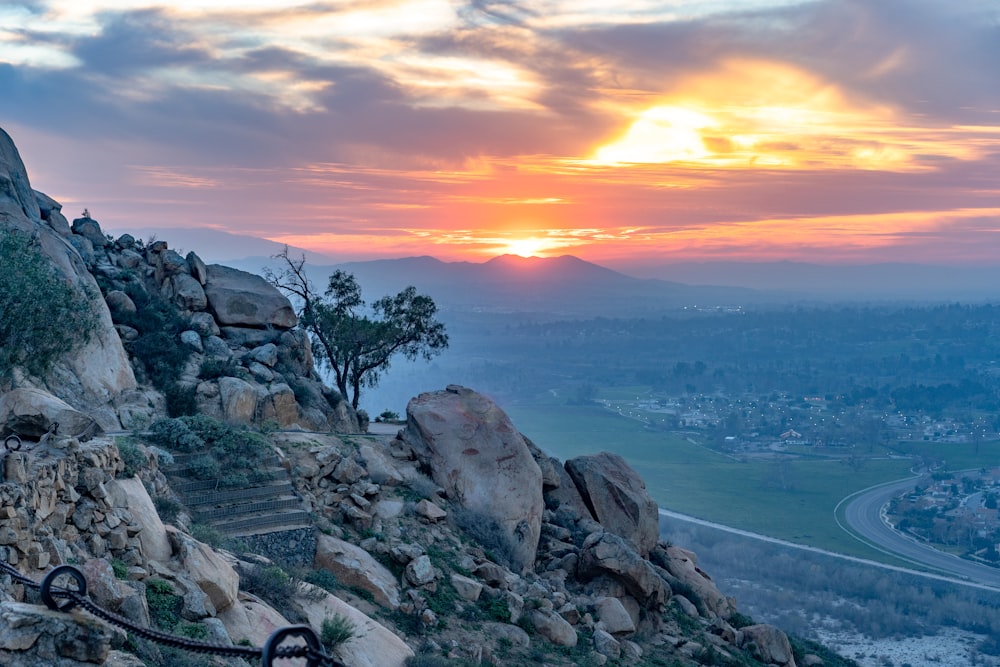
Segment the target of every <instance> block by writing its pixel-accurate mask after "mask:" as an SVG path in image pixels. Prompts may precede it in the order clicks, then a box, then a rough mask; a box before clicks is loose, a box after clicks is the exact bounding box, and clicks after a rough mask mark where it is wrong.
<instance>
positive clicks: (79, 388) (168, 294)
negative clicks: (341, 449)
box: [0, 130, 359, 432]
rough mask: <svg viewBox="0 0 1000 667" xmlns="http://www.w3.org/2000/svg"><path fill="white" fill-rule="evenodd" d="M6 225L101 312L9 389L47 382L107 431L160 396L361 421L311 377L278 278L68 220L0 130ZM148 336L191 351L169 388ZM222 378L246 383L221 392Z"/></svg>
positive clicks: (155, 412) (252, 412)
mask: <svg viewBox="0 0 1000 667" xmlns="http://www.w3.org/2000/svg"><path fill="white" fill-rule="evenodd" d="M6 230H18V231H20V232H23V233H25V234H27V235H28V236H29V237H30V238H32V243H33V244H34V245H35V246H37V247H38V249H39V250H40V251H41V252H42V253H43V254H44V256H45V257H46V258H47V259H48V260H49V262H50V263H51V265H52V267H53V268H54V270H55V271H57V272H58V274H59V275H60V276H61V277H63V278H64V279H65V280H66V282H67V284H69V285H71V286H72V287H73V289H75V290H76V291H77V292H78V293H79V296H80V299H81V300H86V301H87V302H88V303H89V304H90V306H91V309H92V310H93V312H94V315H95V317H96V320H97V325H96V327H95V329H94V331H93V332H91V335H90V336H89V338H86V339H85V340H84V342H83V343H82V344H81V346H80V347H79V348H78V349H77V350H75V351H74V352H72V353H70V354H66V355H64V357H63V358H61V359H59V360H58V361H57V363H55V365H54V367H53V368H52V370H51V371H50V372H49V373H48V374H47V377H44V378H35V377H29V376H27V375H26V374H25V373H24V372H15V373H14V374H13V386H14V387H36V388H39V389H43V390H46V391H48V392H50V393H52V394H54V395H55V396H57V397H58V398H60V399H62V400H63V401H65V402H66V403H68V404H69V405H70V406H72V407H73V408H76V409H79V410H82V411H83V412H85V413H87V414H88V415H89V416H90V417H91V418H92V419H93V420H94V421H96V422H97V424H98V425H99V426H100V427H101V428H103V429H104V430H106V431H111V430H120V429H122V428H123V427H124V428H126V429H134V428H142V427H144V426H147V425H148V424H149V423H151V422H152V421H153V420H155V419H156V418H157V417H161V416H164V415H165V412H166V408H167V405H166V403H167V401H165V400H164V395H166V397H167V399H168V400H170V399H184V400H185V401H186V403H185V405H184V407H183V408H177V406H174V408H175V409H174V410H173V411H174V412H189V411H190V410H191V409H192V407H193V408H194V409H196V410H198V411H199V412H202V413H204V414H208V415H211V416H216V417H220V418H222V419H225V420H226V421H230V422H234V423H253V424H258V425H262V424H265V423H277V424H278V425H280V426H281V427H300V428H305V429H313V430H322V431H339V432H357V431H358V430H359V425H358V422H357V416H356V415H355V414H354V411H353V409H352V408H351V407H350V405H349V404H348V403H346V402H345V401H344V400H343V399H342V397H340V396H339V395H338V394H337V393H336V392H334V391H332V390H330V389H328V388H326V387H324V386H323V384H322V382H321V381H320V379H319V377H318V376H317V375H316V373H315V371H314V369H313V363H312V351H311V349H310V343H309V340H308V336H307V335H305V332H302V331H300V330H296V329H293V327H294V326H295V325H296V316H295V311H294V309H293V308H292V305H291V303H290V302H289V301H288V299H287V298H286V297H285V296H284V295H282V294H281V293H280V292H279V291H278V290H277V289H276V288H275V287H273V286H272V285H270V284H269V283H268V282H267V281H265V280H264V279H263V278H261V277H260V276H257V275H254V274H250V273H247V272H245V271H239V270H237V269H233V268H230V267H225V266H220V265H211V266H206V264H205V262H204V261H202V260H201V258H199V257H198V255H197V254H195V253H194V252H190V253H188V254H187V256H185V257H182V256H181V255H180V254H179V253H177V252H175V251H174V250H171V249H170V248H169V246H168V244H167V243H166V242H164V241H152V242H149V243H145V244H144V243H143V242H142V241H141V240H138V239H136V238H134V237H132V236H131V235H128V234H124V235H122V236H121V237H119V238H118V239H112V238H110V237H108V236H106V235H105V234H104V232H103V231H102V230H101V226H100V224H99V223H98V222H97V221H96V220H94V219H93V218H91V217H90V216H89V214H86V215H84V216H83V217H80V218H77V219H75V220H73V222H72V225H70V224H69V223H68V222H67V220H66V218H65V217H64V216H63V215H62V213H61V206H60V205H59V203H58V202H56V201H55V200H53V199H52V198H51V197H48V196H47V195H44V194H42V193H38V192H35V191H33V190H32V189H31V186H30V184H29V182H28V176H27V172H26V171H25V168H24V164H23V162H22V161H21V158H20V155H19V154H18V152H17V149H16V147H15V146H14V144H13V142H12V141H11V139H10V137H9V136H8V135H7V134H6V133H4V132H3V131H2V130H0V233H2V232H4V231H6ZM102 293H103V295H104V299H102V298H101V295H102ZM161 302H163V303H167V304H169V305H170V307H172V308H173V309H175V310H176V316H177V317H178V318H180V320H181V321H183V322H184V326H186V327H187V329H186V330H180V331H176V333H175V332H171V331H164V330H163V329H162V327H163V316H164V313H163V312H162V311H161V310H159V309H160V306H159V304H160V303H161ZM151 311H157V312H156V314H155V316H154V318H153V319H150V316H149V312H151ZM157 318H158V319H157ZM168 319H169V318H168ZM140 322H142V323H144V326H146V329H147V330H146V331H142V330H141V329H142V328H143V327H142V326H141V325H140V324H139V323H140ZM79 333H80V332H74V331H71V330H67V332H66V335H79ZM144 334H146V335H159V336H161V337H162V336H163V335H164V334H167V335H168V336H169V337H170V338H172V339H173V340H174V343H175V344H176V345H178V346H179V347H180V349H187V350H189V351H190V356H189V358H188V360H187V363H184V362H182V361H181V362H179V361H172V362H171V364H172V365H173V366H174V368H171V369H170V371H169V372H170V373H175V372H176V371H179V372H180V377H179V378H176V379H172V380H171V381H170V382H171V383H170V385H169V386H167V385H166V384H165V383H164V382H161V381H159V380H161V379H162V378H158V377H156V376H155V374H153V375H151V374H150V373H149V372H148V370H149V369H148V368H147V367H146V364H145V362H144V361H143V360H142V359H140V358H139V357H140V356H141V355H140V354H139V352H140V350H141V349H155V350H158V351H160V352H161V353H162V352H163V348H164V345H165V342H164V341H163V340H161V339H157V340H149V339H146V340H143V335H144ZM206 362H207V363H208V366H205V364H206ZM154 365H155V363H154ZM160 370H161V371H162V369H160ZM226 378H228V379H229V380H236V381H239V382H243V383H245V386H244V385H240V387H239V389H240V390H241V391H239V392H233V391H230V390H231V389H232V387H231V386H230V387H225V389H226V391H223V387H222V386H220V379H226ZM223 384H224V383H223ZM137 389H138V390H139V391H137Z"/></svg>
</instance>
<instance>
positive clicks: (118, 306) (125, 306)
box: [104, 290, 136, 316]
mask: <svg viewBox="0 0 1000 667" xmlns="http://www.w3.org/2000/svg"><path fill="white" fill-rule="evenodd" d="M104 301H105V302H107V304H108V308H109V309H110V310H111V314H112V316H115V315H119V314H121V313H134V312H135V311H136V308H135V302H134V301H132V298H131V297H130V296H129V295H128V294H126V293H125V292H122V291H121V290H112V291H110V292H108V294H107V296H105V297H104Z"/></svg>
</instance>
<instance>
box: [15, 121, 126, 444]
mask: <svg viewBox="0 0 1000 667" xmlns="http://www.w3.org/2000/svg"><path fill="white" fill-rule="evenodd" d="M39 201H41V202H42V204H43V206H42V207H41V208H40V207H39ZM50 223H52V224H50ZM65 224H66V220H65V218H63V217H62V215H61V214H60V213H59V207H58V204H56V203H55V202H53V201H52V200H51V199H50V198H49V197H47V196H45V195H42V194H40V193H39V194H38V196H37V197H36V193H35V192H34V191H33V190H32V189H31V185H30V183H29V181H28V174H27V172H26V171H25V168H24V163H23V162H22V161H21V157H20V155H19V154H18V152H17V148H16V147H15V146H14V143H13V141H12V140H11V138H10V136H8V135H7V133H5V132H4V131H3V130H0V233H6V232H8V231H11V230H18V231H20V232H23V233H26V234H28V235H29V236H31V237H32V238H33V239H34V243H35V245H36V247H37V248H38V249H39V250H40V252H41V253H42V254H43V255H44V256H45V257H46V258H48V260H49V261H50V262H51V265H52V267H53V269H54V270H55V271H56V272H58V274H59V275H60V276H61V277H62V278H64V279H65V281H66V283H67V285H69V286H71V287H72V289H74V290H75V291H76V292H77V294H78V296H79V299H80V300H81V301H83V302H87V303H89V304H90V308H91V310H92V311H93V312H94V315H95V316H96V318H97V322H98V324H97V327H96V329H95V330H94V331H93V332H92V335H91V336H90V337H89V338H87V339H86V340H85V342H83V344H82V345H81V347H80V348H79V349H78V350H76V351H75V352H73V353H72V354H68V355H66V356H65V357H63V358H62V359H60V360H58V361H57V363H56V364H55V366H54V368H53V369H52V370H51V371H50V373H49V374H48V376H47V377H43V378H32V377H26V376H24V374H23V373H22V374H15V380H14V382H15V386H35V387H38V388H41V389H45V390H47V391H50V392H51V393H53V394H55V395H56V396H58V397H59V398H61V399H63V400H64V401H66V402H67V403H69V404H70V405H72V406H74V407H76V408H81V409H84V410H86V411H87V412H88V413H90V414H91V416H92V417H93V418H94V419H95V420H96V421H97V422H98V423H100V424H101V426H102V427H104V428H106V429H116V428H120V424H119V421H118V418H117V414H116V413H115V411H114V409H113V407H112V404H113V402H114V401H115V400H116V399H118V398H119V397H120V396H121V395H122V394H123V392H126V391H127V390H130V389H134V388H135V386H136V380H135V376H134V374H133V373H132V367H131V366H130V364H129V359H128V356H127V355H126V353H125V350H124V348H123V347H122V343H121V339H120V338H119V336H118V334H117V332H116V331H115V329H114V327H113V326H112V322H111V315H110V313H109V312H108V309H107V307H106V306H105V304H104V302H103V300H102V299H101V298H100V290H99V289H98V286H97V282H96V281H95V279H94V277H93V276H92V275H91V273H90V272H89V271H88V270H87V267H86V263H85V261H84V259H83V257H82V256H81V254H80V252H79V250H78V249H77V248H76V247H75V246H74V245H73V244H72V243H71V242H70V239H69V238H67V236H66V235H65V234H64V232H66V231H68V229H67V228H66V227H65ZM88 243H89V242H88ZM66 335H77V334H76V332H72V331H69V330H68V331H67V332H66Z"/></svg>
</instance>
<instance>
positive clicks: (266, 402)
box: [258, 364, 299, 428]
mask: <svg viewBox="0 0 1000 667" xmlns="http://www.w3.org/2000/svg"><path fill="white" fill-rule="evenodd" d="M258 365H259V364H258ZM261 368H262V369H265V370H266V367H264V366H261ZM260 407H261V409H260V418H261V419H262V420H263V421H269V420H273V421H276V422H278V424H280V425H281V427H282V428H286V427H288V426H292V425H294V424H297V423H298V421H299V406H298V404H297V403H296V402H295V392H294V391H292V388H291V387H289V386H288V385H287V384H285V383H283V382H278V383H275V384H272V385H271V387H270V388H269V389H268V390H267V395H265V396H264V397H263V400H262V401H261V406H260Z"/></svg>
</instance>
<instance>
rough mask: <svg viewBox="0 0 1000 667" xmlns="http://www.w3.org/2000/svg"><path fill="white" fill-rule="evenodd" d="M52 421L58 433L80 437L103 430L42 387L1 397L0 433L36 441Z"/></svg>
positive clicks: (51, 424) (83, 437)
mask: <svg viewBox="0 0 1000 667" xmlns="http://www.w3.org/2000/svg"><path fill="white" fill-rule="evenodd" d="M54 424H58V428H57V430H56V433H57V434H58V435H72V436H76V437H77V438H79V439H81V440H88V439H89V438H91V437H93V436H95V435H100V434H101V433H102V432H103V431H102V430H101V427H100V426H99V425H98V424H97V422H96V421H94V419H92V418H91V417H89V416H88V415H85V414H83V413H82V412H80V411H79V410H75V409H73V408H72V407H71V406H70V405H69V404H68V403H66V402H65V401H63V400H60V399H58V398H56V397H55V396H53V395H52V394H50V393H48V392H46V391H42V390H41V389H33V388H30V387H23V388H21V389H12V390H11V391H8V392H7V393H6V394H3V395H2V396H0V435H2V436H6V435H9V434H11V433H15V434H17V435H19V436H21V437H26V438H31V439H32V440H38V439H39V438H41V437H42V435H44V434H45V433H47V432H48V431H49V430H50V429H51V428H52V427H53V425H54Z"/></svg>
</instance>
